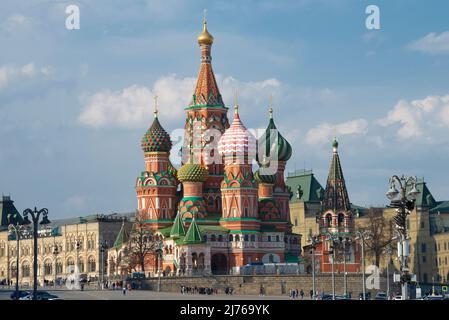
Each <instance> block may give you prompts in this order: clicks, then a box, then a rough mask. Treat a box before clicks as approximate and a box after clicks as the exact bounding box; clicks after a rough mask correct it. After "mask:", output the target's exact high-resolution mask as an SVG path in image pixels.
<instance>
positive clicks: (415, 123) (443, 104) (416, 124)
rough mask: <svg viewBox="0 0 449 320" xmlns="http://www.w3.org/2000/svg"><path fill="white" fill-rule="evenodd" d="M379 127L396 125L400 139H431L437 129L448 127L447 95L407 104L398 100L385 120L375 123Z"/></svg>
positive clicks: (448, 97)
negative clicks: (432, 133)
mask: <svg viewBox="0 0 449 320" xmlns="http://www.w3.org/2000/svg"><path fill="white" fill-rule="evenodd" d="M377 123H378V124H380V125H381V126H384V127H387V126H391V125H398V124H399V126H400V127H399V129H398V131H397V136H398V137H399V138H400V139H408V138H414V137H415V138H416V137H424V138H431V132H432V131H434V130H435V129H436V128H438V127H449V95H446V96H428V97H426V98H424V99H421V100H413V101H411V102H408V101H406V100H400V101H399V102H398V103H397V104H396V105H395V106H394V107H393V109H392V110H390V111H389V112H388V114H387V116H386V117H385V118H382V119H380V120H378V121H377Z"/></svg>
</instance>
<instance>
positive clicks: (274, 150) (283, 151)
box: [257, 107, 292, 163]
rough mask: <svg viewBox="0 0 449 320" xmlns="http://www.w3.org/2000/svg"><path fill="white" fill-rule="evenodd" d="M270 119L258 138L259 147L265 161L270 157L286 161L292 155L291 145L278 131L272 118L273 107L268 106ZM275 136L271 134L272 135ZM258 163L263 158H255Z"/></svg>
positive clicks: (261, 161)
mask: <svg viewBox="0 0 449 320" xmlns="http://www.w3.org/2000/svg"><path fill="white" fill-rule="evenodd" d="M269 113H270V121H269V122H268V127H267V129H266V130H265V132H264V134H263V135H262V136H261V137H260V138H259V140H258V144H259V149H260V150H261V151H262V152H263V153H262V154H263V156H264V157H265V159H266V160H265V161H269V160H271V159H273V160H278V161H288V160H289V159H290V157H291V156H292V147H291V145H290V143H289V142H288V141H287V140H286V139H285V138H284V137H283V136H282V135H281V134H280V133H279V131H278V129H277V128H276V125H275V124H274V120H273V109H272V108H271V107H270V109H269ZM273 134H274V135H275V136H272V135H273ZM257 161H258V162H259V163H263V162H264V161H263V159H260V160H259V159H257Z"/></svg>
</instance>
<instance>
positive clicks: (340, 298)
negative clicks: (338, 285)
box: [335, 294, 352, 300]
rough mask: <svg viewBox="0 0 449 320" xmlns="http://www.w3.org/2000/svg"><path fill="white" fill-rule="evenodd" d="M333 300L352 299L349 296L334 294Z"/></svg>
mask: <svg viewBox="0 0 449 320" xmlns="http://www.w3.org/2000/svg"><path fill="white" fill-rule="evenodd" d="M335 300H352V299H351V297H350V296H349V295H344V294H341V295H340V294H336V295H335Z"/></svg>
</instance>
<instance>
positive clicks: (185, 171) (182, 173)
mask: <svg viewBox="0 0 449 320" xmlns="http://www.w3.org/2000/svg"><path fill="white" fill-rule="evenodd" d="M206 178H207V170H206V168H204V167H203V166H202V165H200V164H197V163H186V164H184V165H183V166H182V167H181V168H179V170H178V180H179V181H181V182H184V181H187V182H204V181H206Z"/></svg>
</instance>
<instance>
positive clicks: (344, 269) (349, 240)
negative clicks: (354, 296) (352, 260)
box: [341, 238, 352, 296]
mask: <svg viewBox="0 0 449 320" xmlns="http://www.w3.org/2000/svg"><path fill="white" fill-rule="evenodd" d="M341 242H342V243H343V285H344V292H345V296H347V295H348V280H347V276H346V245H347V244H351V242H352V241H351V239H349V238H343V239H342V240H341Z"/></svg>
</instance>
